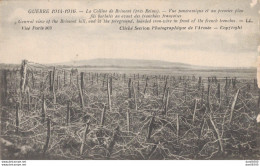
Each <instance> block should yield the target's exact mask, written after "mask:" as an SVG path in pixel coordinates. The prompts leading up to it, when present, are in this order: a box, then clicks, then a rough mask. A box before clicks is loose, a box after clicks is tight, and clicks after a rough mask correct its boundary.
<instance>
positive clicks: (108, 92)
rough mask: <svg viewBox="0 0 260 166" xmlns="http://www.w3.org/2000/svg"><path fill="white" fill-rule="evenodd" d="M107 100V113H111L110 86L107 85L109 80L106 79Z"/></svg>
mask: <svg viewBox="0 0 260 166" xmlns="http://www.w3.org/2000/svg"><path fill="white" fill-rule="evenodd" d="M107 100H108V108H109V111H112V108H111V97H110V84H109V80H108V79H107Z"/></svg>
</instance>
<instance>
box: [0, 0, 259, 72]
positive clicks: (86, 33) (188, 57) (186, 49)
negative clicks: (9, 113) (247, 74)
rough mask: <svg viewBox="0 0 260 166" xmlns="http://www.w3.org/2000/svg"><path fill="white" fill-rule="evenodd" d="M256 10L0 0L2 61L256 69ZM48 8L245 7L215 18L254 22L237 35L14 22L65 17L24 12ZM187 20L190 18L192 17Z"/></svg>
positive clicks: (139, 1)
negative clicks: (116, 61) (30, 27)
mask: <svg viewBox="0 0 260 166" xmlns="http://www.w3.org/2000/svg"><path fill="white" fill-rule="evenodd" d="M259 6H260V2H259V1H257V0H229V1H226V0H211V1H208V0H182V1H177V0H171V1H170V0H149V1H148V0H132V1H130V0H122V1H119V0H106V1H105V0H88V1H82V0H78V1H74V0H66V1H58V0H55V1H54V0H49V1H37V2H35V1H33V0H29V1H23V0H22V1H12V0H11V1H1V2H0V63H21V60H23V59H27V60H29V61H32V62H37V63H59V62H68V61H75V60H87V59H95V58H127V59H147V60H163V61H170V62H181V63H187V64H192V65H200V66H218V67H256V65H257V57H258V54H259V51H260V47H259V45H260V44H259V43H260V38H259V21H258V20H259V14H260V9H259ZM46 8H49V9H54V8H56V9H66V8H67V9H73V8H76V9H78V10H85V9H101V8H103V9H110V8H114V9H134V8H137V9H146V8H147V9H160V10H167V9H170V8H172V9H243V10H244V13H243V14H236V15H231V14H219V15H218V17H219V18H223V19H229V18H234V19H243V20H245V19H246V18H250V19H251V20H252V21H254V22H253V23H251V24H245V23H243V24H242V25H243V29H242V30H240V31H223V30H216V31H189V32H188V31H185V32H178V31H119V30H118V27H119V25H111V24H92V25H89V24H88V25H78V24H76V25H75V24H71V25H70V24H63V25H62V24H57V25H54V26H53V30H51V31H24V30H21V25H19V24H15V22H17V21H18V20H30V19H35V20H36V19H39V18H41V19H44V20H46V19H53V18H56V19H60V18H61V17H64V14H63V15H62V14H55V15H51V14H49V15H48V14H47V15H44V14H28V9H46ZM66 17H67V18H83V17H86V15H85V14H84V13H82V14H78V15H77V17H74V16H72V15H67V16H66ZM185 17H186V18H187V17H190V18H193V17H194V15H191V14H190V15H185ZM197 17H198V16H197ZM199 17H201V18H216V15H209V14H201V15H200V16H199ZM136 25H137V24H136ZM168 25H170V24H168ZM228 25H230V24H228ZM140 26H141V25H140ZM171 26H172V25H171Z"/></svg>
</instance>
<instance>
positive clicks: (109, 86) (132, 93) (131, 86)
mask: <svg viewBox="0 0 260 166" xmlns="http://www.w3.org/2000/svg"><path fill="white" fill-rule="evenodd" d="M1 73H2V76H1V85H2V88H1V95H2V96H1V99H6V98H7V93H6V89H7V79H6V77H7V72H6V71H5V70H4V71H3V72H1ZM20 75H21V81H20V100H19V102H18V105H17V110H16V132H19V124H20V122H19V119H20V118H19V110H21V107H22V106H21V105H22V100H23V97H24V92H25V86H26V75H27V61H23V63H22V66H21V70H20ZM49 75H50V92H52V93H53V94H54V96H55V88H54V85H55V68H54V70H53V71H50V74H49ZM123 76H124V79H125V77H126V76H125V74H124V75H123ZM134 77H135V75H134ZM138 77H139V74H138ZM193 78H194V79H195V77H193ZM105 79H107V80H106V81H105ZM164 79H165V86H164V89H163V97H162V109H163V114H164V115H166V114H167V111H168V103H169V87H168V85H167V84H168V77H164ZM180 79H181V78H180ZM32 80H33V82H34V77H32ZM58 80H59V77H58ZM97 80H98V79H97ZM148 80H149V79H148V77H146V79H145V87H144V91H143V93H144V94H145V93H146V91H147V87H148ZM216 80H217V79H216V78H214V79H212V80H210V79H208V82H214V83H217V81H216ZM65 81H66V78H65V74H64V84H65ZM112 81H113V79H112V77H108V75H107V78H106V75H104V79H103V85H104V83H105V82H107V95H108V109H109V111H112V104H111V95H112V90H113V88H112V84H113V82H112ZM58 82H59V81H57V83H58ZM70 82H71V81H70ZM236 82H237V81H236V79H235V78H234V79H231V80H229V79H227V78H226V84H225V87H228V86H230V84H231V83H232V85H233V87H235V86H236ZM198 84H199V87H198V89H200V88H202V90H203V89H204V86H201V84H202V80H201V77H199V82H198ZM33 85H34V83H33ZM137 85H138V86H137V90H138V91H139V90H140V87H139V81H138V84H137ZM157 85H158V84H157ZM77 86H78V89H79V96H80V104H81V107H82V108H84V99H83V94H84V93H83V90H84V73H83V72H81V73H80V81H79V79H78V77H77ZM186 86H187V85H186V84H185V91H186ZM254 86H257V83H256V81H255V80H254ZM57 87H58V88H59V84H57ZM209 88H210V84H208V95H207V102H208V103H209V96H210V95H209V91H210V90H209ZM225 89H226V88H225ZM203 91H204V90H203ZM157 94H158V86H157ZM185 94H186V93H185ZM238 94H239V90H238V91H237V93H236V94H235V97H234V101H233V103H232V107H231V116H230V122H231V121H232V117H233V111H234V107H235V105H236V101H237V97H238ZM2 97H3V98H2ZM132 97H134V103H135V109H136V110H137V109H138V106H137V99H136V97H137V95H136V90H135V84H134V82H133V81H132V80H131V78H129V81H128V98H129V100H128V101H129V109H127V130H128V131H130V110H131V109H132V108H133V103H132V101H131V99H132ZM217 97H218V98H219V99H220V83H218V84H217ZM28 98H29V99H30V96H29V97H28ZM54 98H55V101H54V103H56V97H54ZM185 99H186V98H185ZM202 99H203V93H202ZM28 101H29V102H30V100H28ZM2 103H4V101H2ZM29 105H30V103H28V109H30V108H29ZM70 107H71V102H70V101H68V102H67V118H66V123H67V125H69V124H70V114H71V112H70V110H71V109H70ZM196 107H197V100H195V108H194V114H193V121H194V119H195V114H196ZM46 109H47V108H46V101H45V96H44V95H43V97H42V123H44V122H45V118H46ZM106 109H107V107H106V106H104V110H103V111H102V114H101V122H100V125H101V126H103V125H104V122H105V113H106ZM154 118H155V115H153V116H152V117H151V120H150V123H149V125H148V132H147V139H150V137H151V132H152V129H153V125H154ZM46 121H47V137H46V143H45V146H44V149H43V154H45V153H46V151H47V149H48V145H49V141H50V135H51V118H50V117H47V120H46ZM210 121H211V123H212V126H213V128H215V129H214V130H215V132H216V135H218V131H217V129H216V127H215V124H214V122H213V121H212V119H211V118H210ZM89 123H90V122H89V121H88V122H87V123H86V127H85V133H84V136H83V142H82V145H81V148H80V154H82V153H83V149H84V144H85V140H86V134H87V132H88V130H89V125H90V124H89ZM176 123H177V124H176V126H177V138H178V135H179V115H178V114H177V118H176ZM118 132H119V128H117V129H116V130H115V132H114V135H113V139H112V141H111V143H110V145H109V147H108V148H109V149H110V150H111V149H113V146H114V144H115V140H116V138H115V137H117V135H118ZM220 141H221V139H220ZM221 145H222V143H221V142H220V146H221ZM221 149H223V147H221Z"/></svg>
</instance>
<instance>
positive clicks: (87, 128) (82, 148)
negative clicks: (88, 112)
mask: <svg viewBox="0 0 260 166" xmlns="http://www.w3.org/2000/svg"><path fill="white" fill-rule="evenodd" d="M89 123H90V121H88V122H87V124H86V127H85V131H84V134H83V139H82V142H81V146H80V152H79V154H80V155H82V154H83V150H84V145H85V142H86V137H87V134H88V132H89Z"/></svg>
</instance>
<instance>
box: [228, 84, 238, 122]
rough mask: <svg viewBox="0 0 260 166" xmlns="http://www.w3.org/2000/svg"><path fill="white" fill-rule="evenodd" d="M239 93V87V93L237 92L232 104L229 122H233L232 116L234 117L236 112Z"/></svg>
mask: <svg viewBox="0 0 260 166" xmlns="http://www.w3.org/2000/svg"><path fill="white" fill-rule="evenodd" d="M238 94H239V89H238V90H237V93H236V94H235V97H234V101H233V103H232V106H231V111H230V119H229V124H230V123H231V121H232V118H233V112H234V109H235V106H236V102H237V97H238Z"/></svg>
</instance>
